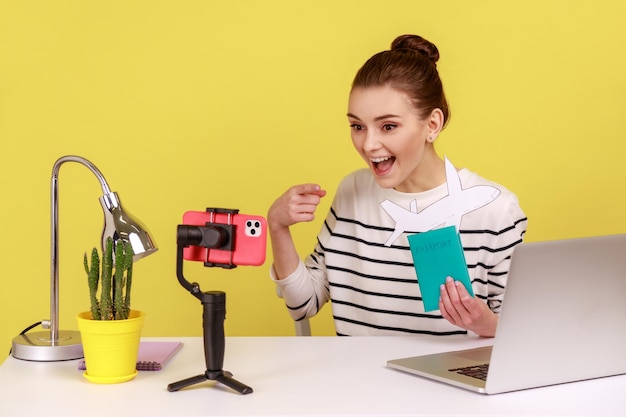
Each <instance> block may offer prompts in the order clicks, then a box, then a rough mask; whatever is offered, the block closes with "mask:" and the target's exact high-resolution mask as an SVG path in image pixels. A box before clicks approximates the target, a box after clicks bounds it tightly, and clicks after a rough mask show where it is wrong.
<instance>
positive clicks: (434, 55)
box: [391, 35, 439, 63]
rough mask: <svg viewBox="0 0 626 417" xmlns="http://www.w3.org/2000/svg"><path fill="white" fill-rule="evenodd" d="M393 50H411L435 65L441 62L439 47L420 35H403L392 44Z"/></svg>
mask: <svg viewBox="0 0 626 417" xmlns="http://www.w3.org/2000/svg"><path fill="white" fill-rule="evenodd" d="M391 49H392V50H398V49H410V50H413V51H416V52H417V53H419V54H420V55H422V56H423V57H425V58H427V59H429V60H430V61H432V62H433V63H437V61H439V50H438V49H437V47H436V46H435V45H434V44H433V43H431V42H429V41H427V40H426V39H424V38H422V37H421V36H418V35H401V36H398V37H397V38H396V39H394V41H393V42H392V43H391Z"/></svg>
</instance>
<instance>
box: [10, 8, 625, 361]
mask: <svg viewBox="0 0 626 417" xmlns="http://www.w3.org/2000/svg"><path fill="white" fill-rule="evenodd" d="M624 16H626V3H625V2H623V1H618V0H616V1H591V0H589V1H546V0H538V1H518V2H503V1H500V0H494V1H465V0H458V1H450V0H448V1H437V2H433V1H416V0H406V1H393V0H392V1H387V2H381V1H380V0H376V1H371V0H354V1H335V0H323V1H315V2H300V1H287V0H284V1H267V2H261V1H232V2H225V1H219V2H218V1H207V0H188V1H184V0H183V1H155V0H150V1H128V0H123V1H85V0H81V1H67V0H65V1H63V0H58V1H8V0H2V1H0V140H1V143H2V151H1V156H0V158H1V160H0V181H1V183H0V184H1V187H0V192H1V193H2V194H1V204H0V219H1V221H2V228H1V232H0V256H1V260H0V265H1V266H2V271H1V273H0V286H1V289H0V312H1V316H2V317H1V319H0V349H6V352H7V353H8V350H9V348H10V342H11V339H12V338H13V337H14V336H15V335H17V334H18V333H19V332H20V331H21V330H22V329H24V328H25V327H27V326H28V325H30V324H31V323H34V322H37V321H39V320H41V319H44V318H49V293H50V282H49V276H50V255H49V250H50V249H49V246H50V245H49V242H50V232H49V230H50V229H49V227H50V226H49V224H50V221H49V213H50V191H49V188H50V175H51V170H52V165H53V163H54V161H55V160H56V159H57V158H59V157H60V156H62V155H65V154H76V155H81V156H83V157H86V158H88V159H89V160H91V161H92V162H93V163H94V164H95V165H96V166H97V167H98V168H99V169H100V170H101V171H102V173H103V174H104V176H105V177H106V179H107V180H108V182H109V185H110V186H111V189H112V190H113V191H117V192H118V193H119V195H120V198H121V200H122V203H123V204H124V206H125V207H126V208H127V209H128V210H129V211H130V212H132V213H133V214H134V215H136V216H137V217H138V218H140V219H141V220H142V221H143V222H144V223H145V224H146V225H147V226H148V227H149V229H150V230H151V231H152V233H153V234H154V236H155V238H156V241H157V244H158V245H159V247H160V250H159V251H158V252H157V253H156V254H155V255H153V256H151V257H149V258H146V259H144V260H142V261H140V262H139V263H137V265H136V267H135V287H134V302H133V306H134V307H135V308H138V309H142V310H144V311H145V312H146V326H145V329H144V335H145V336H157V335H161V336H174V335H177V336H189V335H200V334H201V310H202V309H201V305H200V303H199V301H198V300H196V299H195V298H194V297H192V296H191V295H190V294H189V293H188V292H186V291H185V290H184V289H183V288H182V287H181V286H180V285H179V284H178V282H177V280H176V276H175V251H176V241H175V235H176V225H177V224H179V223H180V222H181V216H182V214H183V212H184V211H186V210H203V209H204V208H205V207H207V206H218V207H227V208H239V209H240V210H241V211H242V212H244V213H251V214H262V215H265V214H266V212H267V208H268V207H269V205H270V204H271V203H272V201H273V200H274V199H275V198H276V197H277V196H278V195H279V194H281V193H282V192H283V191H284V190H285V189H287V188H288V187H289V186H290V185H292V184H295V183H300V182H309V181H310V182H318V183H320V184H322V186H323V187H324V188H326V189H327V190H328V191H329V194H330V195H329V196H328V197H327V198H326V199H325V201H324V202H323V204H322V206H321V208H320V211H319V215H318V218H317V219H316V221H315V222H313V223H309V224H304V225H300V226H298V227H296V228H295V230H294V233H295V237H296V243H297V246H298V249H299V251H300V253H301V254H302V255H305V254H307V253H308V252H309V251H310V250H311V249H312V247H313V244H314V242H315V234H316V233H317V231H318V229H319V227H320V226H321V222H322V220H323V218H324V216H325V214H326V211H327V210H328V207H329V205H330V202H331V199H332V196H333V194H334V191H335V187H336V185H337V183H338V181H339V180H340V179H341V177H343V176H344V175H345V174H347V173H348V172H350V171H352V170H354V169H356V168H359V167H361V166H363V163H362V162H361V161H360V159H359V157H358V156H357V154H356V152H355V151H354V150H353V149H352V146H351V143H350V138H349V130H348V125H347V122H346V118H345V113H346V103H347V94H348V92H349V87H350V82H351V80H352V77H353V75H354V73H355V72H356V70H357V69H358V68H359V66H360V65H361V64H362V63H363V62H364V61H365V60H366V59H367V58H368V57H370V56H371V55H372V54H373V53H375V52H378V51H380V50H383V49H386V48H388V46H389V44H390V42H391V40H392V39H393V38H394V37H395V36H396V35H399V34H403V33H417V34H421V35H423V36H425V37H426V38H428V39H429V40H431V41H433V42H434V43H435V44H436V45H437V46H438V47H439V49H440V52H441V60H440V64H439V68H440V72H441V76H442V78H443V80H444V86H445V88H446V92H447V95H448V99H449V101H450V103H451V109H452V118H451V122H450V125H449V126H448V127H447V129H446V130H445V131H444V133H443V135H442V136H440V138H439V140H438V143H437V146H438V150H439V152H440V153H441V154H442V155H443V154H444V153H445V154H447V155H448V156H449V158H450V159H451V160H452V161H453V162H454V163H455V165H457V166H464V167H468V168H470V169H472V170H474V171H476V172H478V173H480V174H481V175H483V176H485V177H487V178H489V179H492V180H495V181H498V182H500V183H502V184H503V185H505V186H507V187H508V188H510V189H512V190H513V191H515V192H516V193H517V195H518V196H519V198H520V201H521V204H522V207H523V209H524V210H525V212H526V213H527V215H528V217H529V218H530V224H529V230H528V234H527V240H529V241H535V240H544V239H555V238H566V237H577V236H586V235H594V234H611V233H621V232H626V219H625V216H624V215H625V214H626V197H625V192H626V187H625V179H626V168H625V166H626V165H625V164H624V156H625V155H626V145H625V143H626V122H625V118H624V112H625V111H626V77H625V74H626V58H625V57H626V54H625V53H624V45H626V30H624V26H623V19H624ZM59 184H60V236H61V244H60V258H59V259H60V265H61V280H60V288H61V290H60V293H61V302H60V304H61V316H60V319H61V320H60V327H61V329H64V330H70V329H76V321H75V318H74V316H75V314H76V313H78V312H80V311H83V310H86V309H87V308H88V296H87V287H86V280H85V278H84V272H83V269H82V256H83V253H84V252H85V251H87V250H90V249H91V248H92V247H93V246H96V245H97V244H98V239H99V234H100V231H101V224H102V215H101V209H100V206H99V203H98V201H97V200H98V197H99V196H100V195H101V192H100V186H99V183H98V182H97V180H96V178H95V177H94V176H93V175H92V174H91V173H90V172H89V171H88V170H87V169H86V168H84V167H82V166H80V165H78V164H73V163H69V164H65V165H63V167H62V168H61V172H60V177H59ZM271 260H272V259H271V255H270V252H269V251H268V259H267V262H266V264H265V265H263V266H261V267H258V268H254V267H239V268H237V269H235V270H230V271H225V270H220V269H217V268H204V267H202V265H200V264H197V263H187V265H186V266H185V268H186V275H187V277H188V278H189V279H190V280H192V281H198V282H199V283H200V285H201V287H202V289H203V290H223V291H225V292H226V293H227V298H228V303H227V305H228V307H227V309H228V313H227V320H226V333H227V335H290V334H293V323H292V322H291V320H290V318H289V316H288V314H287V311H286V309H285V307H284V305H283V302H282V300H280V299H278V298H277V297H276V294H275V289H274V286H273V284H272V283H271V281H270V280H269V278H268V270H269V265H270V264H271ZM589 278H590V290H597V291H602V290H606V291H610V289H594V288H593V277H589ZM583 307H584V306H581V308H583ZM529 308H532V302H531V301H529ZM312 326H313V331H314V334H317V335H331V334H333V327H332V319H331V315H330V308H328V307H326V308H325V309H324V311H323V313H322V314H321V315H320V316H319V317H316V318H315V319H314V320H313V322H312ZM39 330H41V329H39Z"/></svg>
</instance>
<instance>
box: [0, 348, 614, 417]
mask: <svg viewBox="0 0 626 417" xmlns="http://www.w3.org/2000/svg"><path fill="white" fill-rule="evenodd" d="M147 340H180V341H182V342H184V346H183V348H182V349H181V350H180V351H179V352H178V353H177V354H176V356H175V357H174V358H173V359H172V360H171V361H170V362H169V363H168V364H167V365H166V367H165V368H164V369H163V370H161V371H156V372H148V371H145V372H139V375H138V376H137V377H136V378H135V379H134V380H133V381H130V382H126V383H122V384H114V385H97V384H92V383H90V382H88V381H87V380H86V379H84V378H83V377H82V373H81V372H80V371H78V370H77V361H68V362H53V363H41V362H27V361H21V360H18V359H14V358H7V359H6V360H5V361H4V363H3V364H2V366H1V367H0V384H1V391H0V392H1V394H0V395H1V397H0V398H1V400H0V416H2V417H14V416H37V415H47V416H57V415H58V416H64V417H73V416H80V417H84V416H89V417H100V416H103V417H104V416H107V417H110V416H111V415H115V416H137V417H141V416H150V417H159V416H218V415H219V416H270V415H273V416H330V415H332V416H466V415H472V416H475V415H498V416H508V415H515V416H521V415H524V416H527V415H537V416H548V415H550V416H583V415H589V416H596V417H599V416H618V415H619V416H624V415H626V402H625V401H624V394H625V393H626V376H617V377H610V378H602V379H596V380H591V381H583V382H577V383H572V384H563V385H558V386H552V387H545V388H538V389H532V390H526V391H519V392H513V393H506V394H498V395H493V396H486V395H481V394H476V393H473V392H469V391H465V390H463V389H460V388H455V387H451V386H448V385H445V384H440V383H437V382H432V381H429V380H426V379H422V378H419V377H416V376H412V375H409V374H405V373H403V372H399V371H395V370H392V369H389V368H386V366H385V364H386V361H387V360H388V359H393V358H400V357H406V356H412V355H416V354H422V353H433V352H439V351H445V350H456V349H464V348H470V347H474V346H482V345H487V344H489V343H490V340H488V339H476V338H471V337H454V338H432V337H230V338H227V339H226V355H225V360H224V369H225V370H227V371H230V372H232V373H233V375H234V378H236V379H237V380H239V381H241V382H243V383H244V384H247V385H250V386H251V387H252V388H253V389H254V392H253V393H252V394H249V395H241V394H239V393H237V392H235V391H233V390H231V389H230V388H227V387H225V386H224V385H221V384H217V383H215V382H214V381H206V382H203V383H200V384H197V385H194V386H191V387H188V388H185V389H184V390H181V391H178V392H168V391H167V385H168V384H169V383H171V382H175V381H179V380H181V379H184V378H187V377H191V376H195V375H198V374H202V373H203V372H204V353H203V350H202V339H201V338H163V339H161V338H150V339H147Z"/></svg>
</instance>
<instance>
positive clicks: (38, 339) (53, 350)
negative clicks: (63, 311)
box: [11, 330, 83, 362]
mask: <svg viewBox="0 0 626 417" xmlns="http://www.w3.org/2000/svg"><path fill="white" fill-rule="evenodd" d="M11 354H12V356H13V357H14V358H17V359H22V360H26V361H35V362H56V361H68V360H72V359H81V358H82V357H83V345H82V344H81V341H80V332H79V331H75V330H59V338H58V340H56V341H54V343H53V341H52V340H51V338H50V332H49V331H48V332H31V333H25V334H21V335H19V336H17V337H15V338H14V339H13V348H12V350H11Z"/></svg>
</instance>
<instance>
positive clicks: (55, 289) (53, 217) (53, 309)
mask: <svg viewBox="0 0 626 417" xmlns="http://www.w3.org/2000/svg"><path fill="white" fill-rule="evenodd" d="M65 162H78V163H79V164H81V165H84V166H86V167H87V168H88V169H89V170H90V171H91V172H92V173H93V174H94V175H95V176H96V177H97V178H98V180H99V181H100V185H101V187H102V192H103V193H104V194H105V195H108V194H111V190H110V189H109V185H108V184H107V181H106V179H104V176H103V175H102V173H101V172H100V170H99V169H98V168H97V167H96V166H95V165H94V164H92V163H91V162H90V161H88V160H87V159H85V158H83V157H80V156H76V155H66V156H63V157H61V158H59V159H57V161H56V162H55V163H54V166H53V167H52V179H51V182H50V198H51V201H50V258H51V262H50V321H49V326H50V342H51V344H52V345H55V344H57V342H58V340H59V262H58V259H59V234H58V231H59V170H60V169H61V165H63V164H64V163H65Z"/></svg>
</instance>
